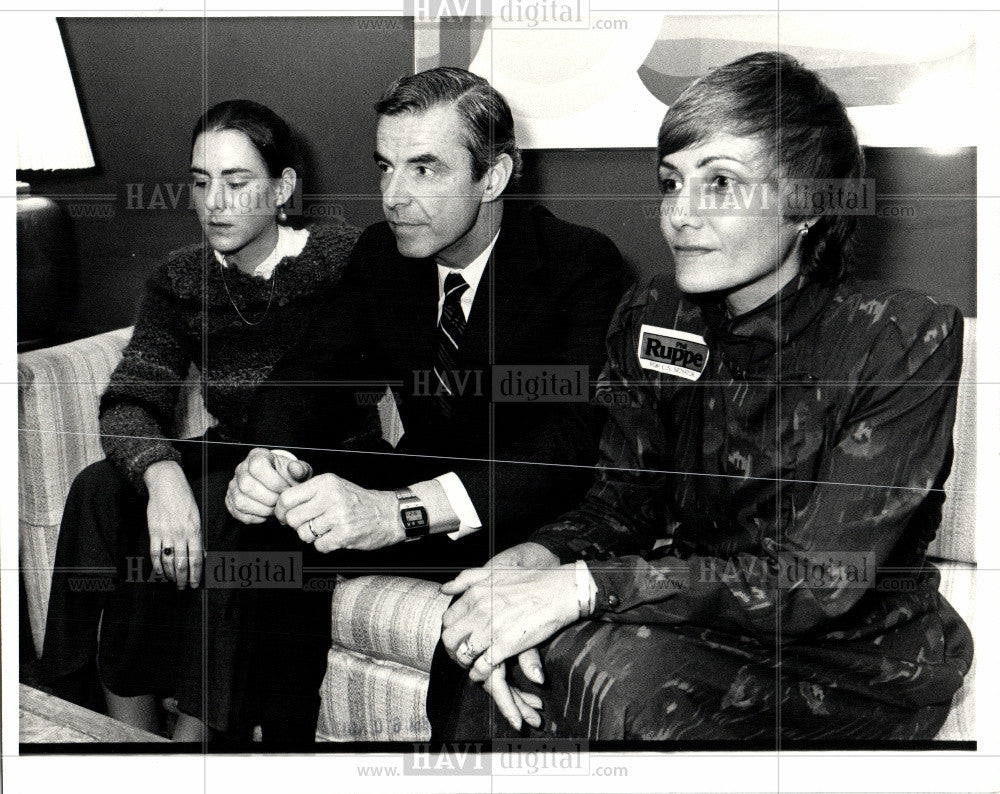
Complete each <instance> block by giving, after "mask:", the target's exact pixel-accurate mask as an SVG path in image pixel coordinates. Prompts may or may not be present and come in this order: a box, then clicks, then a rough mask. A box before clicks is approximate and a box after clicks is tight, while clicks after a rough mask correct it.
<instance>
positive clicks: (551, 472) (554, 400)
mask: <svg viewBox="0 0 1000 794" xmlns="http://www.w3.org/2000/svg"><path fill="white" fill-rule="evenodd" d="M376 112H377V113H378V116H379V120H378V128H377V135H376V151H375V161H376V163H377V165H378V167H379V169H380V170H381V173H382V175H381V184H380V188H381V193H382V203H383V209H384V212H385V215H386V222H384V223H380V224H376V225H374V226H372V227H370V228H368V229H367V230H366V231H365V233H364V234H363V235H362V237H361V238H360V239H359V241H358V243H357V246H356V248H355V251H354V254H353V256H352V261H351V263H350V265H349V267H348V268H347V274H346V275H345V277H344V280H343V281H342V282H341V283H340V284H339V285H338V286H337V290H336V295H335V298H334V303H333V305H332V306H331V307H330V310H329V311H328V312H327V313H326V316H325V318H324V320H323V321H322V322H321V323H319V325H318V326H317V327H316V328H315V329H313V332H312V333H311V334H310V337H309V339H307V340H304V341H303V343H302V344H301V345H300V346H299V347H298V348H297V349H296V350H295V351H293V352H292V353H291V354H290V355H289V356H288V357H287V358H286V359H285V360H284V361H283V362H282V363H280V364H279V365H278V367H276V368H275V370H274V371H273V372H272V375H271V378H270V379H269V383H268V384H266V385H265V386H264V387H262V388H261V390H260V397H259V400H258V405H257V410H256V415H255V418H254V420H253V425H254V433H255V436H254V437H255V438H257V439H260V443H261V444H262V446H267V447H274V446H281V447H285V448H286V450H292V452H289V451H281V452H275V451H272V450H268V449H264V448H261V449H255V450H254V451H253V452H251V454H250V455H249V456H248V457H247V459H246V460H245V461H244V462H243V463H241V464H240V466H239V468H238V469H237V472H236V476H235V477H234V479H233V481H232V483H231V484H230V488H229V493H228V495H227V500H226V503H227V507H228V509H229V512H230V513H231V514H232V515H233V516H234V517H235V518H236V519H238V520H240V521H242V522H244V523H247V524H251V523H259V522H263V521H265V520H268V519H271V518H272V517H273V518H276V519H277V520H278V521H279V522H281V523H282V524H286V525H287V526H288V527H291V528H292V529H293V530H295V532H296V533H297V534H298V537H299V539H300V540H301V542H302V546H301V550H303V552H304V555H305V557H304V567H307V566H309V564H310V561H315V560H317V559H321V562H320V563H319V564H320V565H324V566H327V567H328V568H330V567H332V568H336V569H337V570H338V571H342V572H345V573H346V572H359V571H361V570H377V571H380V572H388V571H393V572H396V573H403V574H405V573H410V574H411V575H421V576H424V577H427V578H435V579H438V580H440V581H445V580H447V579H450V578H452V577H453V576H454V575H455V574H457V573H458V572H459V571H460V570H462V569H464V568H467V567H469V566H473V565H481V564H482V563H484V562H485V561H486V560H487V559H489V557H490V556H492V555H493V554H494V553H495V552H497V551H499V550H501V549H503V548H506V547H508V546H510V545H513V544H515V543H517V542H519V541H521V540H523V539H524V538H525V537H526V536H527V535H528V534H529V533H530V532H531V531H532V530H533V529H535V528H537V527H538V526H539V525H541V524H543V523H544V522H546V521H548V520H551V519H553V518H555V517H556V516H558V515H559V514H560V513H561V512H563V511H564V510H566V509H568V508H569V507H570V506H572V505H573V504H575V502H576V501H577V500H578V499H579V497H580V496H581V495H582V494H583V493H584V492H585V490H586V487H587V485H588V482H589V479H590V473H589V471H588V470H587V467H588V466H590V465H592V464H593V463H594V462H595V460H596V445H597V438H598V434H599V430H600V424H601V416H600V414H599V412H598V411H597V409H596V408H595V407H594V406H593V405H592V404H591V403H590V402H589V400H590V393H589V378H590V375H594V376H596V373H597V372H598V371H599V369H600V367H601V366H602V365H603V362H604V333H605V330H606V327H607V323H608V321H609V319H610V316H611V313H612V311H613V309H614V306H615V304H616V302H617V299H618V297H619V295H620V293H621V291H622V289H623V287H624V272H623V265H622V262H621V258H620V255H619V254H618V251H617V249H616V248H615V247H614V245H613V244H612V243H611V242H610V241H609V240H608V239H607V238H606V237H604V236H603V235H601V234H599V233H598V232H596V231H594V230H591V229H586V228H583V227H580V226H575V225H572V224H569V223H565V222H563V221H560V220H558V219H557V218H555V217H554V216H553V215H552V214H551V213H550V212H549V211H548V210H546V209H544V208H543V207H540V206H533V207H528V206H525V205H522V204H521V203H518V202H513V201H510V200H507V201H505V200H504V198H503V196H502V194H503V192H504V190H505V188H506V187H507V184H508V183H509V181H510V179H511V178H512V177H513V176H514V175H516V173H517V171H518V170H519V167H520V155H519V153H518V151H517V147H516V144H515V141H514V130H513V118H512V115H511V112H510V109H509V107H508V106H507V103H506V101H505V100H504V99H503V97H502V96H501V95H500V94H499V93H497V92H496V91H494V90H493V89H492V88H491V87H490V86H489V84H488V83H487V82H486V81H485V80H483V79H482V78H479V77H477V76H475V75H472V74H471V73H469V72H466V71H464V70H460V69H447V68H443V69H435V70H431V71H429V72H423V73H420V74H418V75H412V76H410V77H406V78H403V79H401V80H400V81H397V83H396V84H395V85H394V86H392V87H391V88H390V89H389V91H388V92H386V94H385V95H384V96H383V97H382V99H381V100H380V101H379V102H378V103H377V104H376ZM376 398H377V399H378V403H377V405H372V403H373V402H374V401H375V400H376ZM376 415H377V422H376V421H375V418H376ZM366 420H368V427H372V426H374V427H375V428H376V432H375V433H374V435H375V436H376V438H375V439H374V441H373V440H372V439H371V438H370V437H369V438H368V440H367V441H363V442H362V443H361V444H360V445H359V444H358V442H357V440H358V439H359V438H361V439H364V438H365V433H364V428H365V421H366ZM359 428H361V430H360V431H359ZM348 437H351V438H352V439H353V441H352V443H350V444H345V443H344V440H345V438H348ZM307 450H308V451H307ZM294 454H297V455H298V456H300V458H301V460H304V461H308V462H309V463H310V464H312V467H313V468H314V469H315V471H316V472H317V474H316V475H315V476H313V477H311V478H310V479H308V480H306V481H305V482H302V483H296V480H297V479H299V477H300V476H301V475H302V473H303V472H302V471H300V470H297V469H299V468H300V466H299V464H298V463H296V462H295V461H294V456H293V455H294ZM296 475H298V476H296ZM477 530H478V531H477ZM410 540H412V541H414V542H412V543H406V542H404V541H410ZM286 547H287V543H286ZM317 552H319V554H317ZM331 552H334V553H331ZM310 595H311V594H307V593H301V592H296V591H267V592H265V593H263V594H262V596H266V600H267V601H268V602H269V603H270V604H271V606H272V608H274V606H275V605H277V604H281V605H282V606H281V607H280V608H278V609H274V612H273V616H274V618H275V619H276V620H281V621H283V622H285V623H286V626H285V627H284V628H285V630H286V633H287V629H288V627H287V621H288V620H289V619H291V618H290V616H293V615H294V616H296V617H295V618H294V619H296V620H298V619H299V618H300V617H301V616H302V615H303V614H305V613H309V614H311V615H312V617H309V618H306V619H305V620H306V622H307V623H309V624H310V625H311V626H312V627H313V628H307V627H306V626H305V624H302V626H301V627H300V629H296V630H294V631H292V632H291V633H294V634H299V635H301V636H305V635H309V636H310V637H311V638H312V640H310V642H311V641H313V640H315V642H314V644H315V645H316V650H315V651H308V650H306V648H305V645H302V646H300V647H297V648H295V647H293V646H294V645H295V644H294V643H293V644H292V645H289V644H288V643H283V644H282V651H281V652H280V654H279V655H280V656H281V660H279V664H285V665H290V666H293V669H294V670H295V674H296V676H297V681H298V684H299V686H300V688H301V689H302V690H303V691H304V692H306V694H307V696H308V695H309V694H314V693H315V691H316V689H317V688H318V684H319V679H320V678H321V676H322V666H318V667H315V666H314V667H313V668H311V669H310V671H309V672H308V673H305V674H303V667H302V660H301V659H294V658H293V654H296V655H301V653H309V654H312V653H317V654H318V658H319V660H320V665H321V664H322V662H323V661H324V660H325V650H326V647H325V646H326V645H328V644H329V603H328V602H329V599H328V597H327V598H326V599H325V600H324V599H321V598H316V597H313V598H309V596H310ZM307 601H308V602H309V603H310V606H308V607H302V606H301V605H302V604H305V603H306V602H307ZM294 604H299V606H294ZM324 612H325V625H324V622H323V618H324ZM317 675H318V676H319V677H315V676H317ZM291 700H294V698H292V699H291ZM281 702H282V704H283V706H284V707H285V711H286V712H287V711H288V708H287V707H288V704H289V702H290V698H289V696H288V694H287V692H285V693H284V694H283V695H282V697H281ZM311 717H312V725H313V726H314V724H315V711H314V710H312V711H311ZM286 722H287V721H286ZM307 723H308V719H306V720H305V721H304V722H303V721H299V723H298V724H299V725H300V726H301V725H306V724H307ZM289 725H290V723H289V724H286V725H285V726H280V727H278V728H277V729H276V730H275V735H281V736H282V737H284V738H296V739H298V740H305V739H306V733H307V731H308V730H309V729H308V727H306V728H305V729H300V728H294V729H292V728H289ZM286 728H289V729H288V730H286ZM265 738H273V737H268V730H267V727H266V724H265Z"/></svg>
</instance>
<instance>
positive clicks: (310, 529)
mask: <svg viewBox="0 0 1000 794" xmlns="http://www.w3.org/2000/svg"><path fill="white" fill-rule="evenodd" d="M306 529H308V530H309V534H310V535H312V536H313V540H316V539H317V538H318V537H319V535H317V534H316V530H315V529H313V519H311V518H310V519H309V522H308V523H307V524H306Z"/></svg>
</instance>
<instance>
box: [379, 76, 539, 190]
mask: <svg viewBox="0 0 1000 794" xmlns="http://www.w3.org/2000/svg"><path fill="white" fill-rule="evenodd" d="M452 103H454V105H455V108H456V109H457V110H458V113H459V115H460V116H461V117H462V119H463V120H464V121H465V131H466V134H467V137H466V141H465V146H466V148H467V149H468V150H469V153H470V154H471V155H472V178H473V179H474V180H476V181H478V180H480V179H482V178H483V175H484V174H485V173H486V172H487V171H488V170H489V169H490V167H491V166H492V165H493V164H494V163H496V161H497V158H499V157H500V155H502V154H507V155H510V159H511V160H512V161H513V163H514V170H513V173H512V174H511V180H512V181H513V180H514V179H516V178H517V177H518V176H520V173H521V153H520V152H519V151H518V148H517V142H516V141H515V139H514V114H513V113H511V110H510V105H508V104H507V100H506V99H504V97H503V94H501V93H500V92H499V91H497V90H496V89H495V88H493V86H491V85H490V84H489V82H487V81H486V80H485V79H483V78H482V77H480V76H479V75H477V74H473V73H472V72H470V71H468V70H466V69H458V68H455V67H453V66H441V67H438V68H437V69H428V70H426V71H423V72H418V73H417V74H411V75H407V76H406V77H400V78H399V79H398V80H396V82H394V83H393V84H392V85H391V86H389V88H388V90H387V91H386V92H385V93H384V94H382V96H381V98H380V99H379V100H378V102H376V103H375V113H376V114H378V115H379V116H395V115H397V114H399V113H423V112H424V111H426V110H429V109H430V108H432V107H436V106H438V105H446V104H452Z"/></svg>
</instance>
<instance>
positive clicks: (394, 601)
mask: <svg viewBox="0 0 1000 794" xmlns="http://www.w3.org/2000/svg"><path fill="white" fill-rule="evenodd" d="M129 333H130V329H127V328H126V329H120V330H117V331H112V332H109V333H105V334H101V335H99V336H95V337H91V338H89V339H82V340H79V341H77V342H73V343H70V344H66V345H60V346H58V347H52V348H48V349H46V350H38V351H34V352H31V353H26V354H23V355H21V356H19V358H18V389H19V391H18V394H19V403H18V427H19V470H18V492H19V501H20V504H19V519H20V527H19V532H20V564H21V572H22V576H23V580H24V586H25V592H26V597H27V611H28V616H29V620H30V624H31V631H32V636H33V640H34V644H35V648H36V650H37V651H38V652H39V653H40V652H41V648H42V641H43V637H44V631H45V614H46V609H47V605H48V596H49V583H50V579H51V571H52V566H53V561H54V558H55V550H56V540H57V538H58V533H59V521H60V516H61V514H62V509H63V503H64V501H65V499H66V494H67V493H68V491H69V486H70V483H71V482H72V481H73V478H74V477H75V476H76V474H77V473H78V472H79V471H80V470H81V469H82V468H83V467H84V466H86V465H88V464H89V463H91V462H93V461H95V460H99V459H100V458H101V457H102V456H103V453H102V451H101V446H100V440H99V437H98V426H97V401H98V397H99V396H100V394H101V392H102V391H103V389H104V387H105V385H106V384H107V381H108V378H109V376H110V374H111V371H112V369H113V368H114V366H115V364H116V363H117V361H118V358H119V357H120V355H121V350H122V348H123V347H124V345H125V343H126V342H127V341H128V338H129ZM975 337H976V335H975V320H974V319H967V320H966V336H965V338H966V345H965V360H964V363H963V370H962V382H961V384H960V388H959V402H958V420H957V422H956V425H955V463H954V466H953V469H952V473H951V477H950V478H949V480H948V483H947V493H948V498H947V501H946V503H945V510H944V520H943V522H942V525H941V529H940V531H939V533H938V538H937V540H936V541H935V542H934V544H933V546H932V547H931V550H930V551H931V554H932V556H933V557H934V558H935V559H936V561H937V563H938V565H939V566H940V567H941V569H942V591H943V593H944V595H945V596H946V597H947V598H948V600H949V601H950V602H951V603H952V604H953V605H954V606H955V608H956V609H957V610H958V611H959V612H960V613H961V614H962V615H963V617H964V618H965V619H966V621H967V622H968V623H969V625H970V626H972V627H973V633H974V634H975V617H974V614H973V608H974V598H975V526H976V494H975V490H976V355H975V350H976V346H975ZM177 418H178V421H177V433H178V436H179V437H190V436H193V435H197V434H199V433H201V432H203V430H204V428H205V427H206V426H207V423H208V422H209V420H210V417H208V416H207V414H206V413H205V410H204V407H203V405H202V403H201V400H200V396H199V394H198V392H197V390H196V388H195V387H194V385H193V384H192V385H190V386H189V387H188V388H186V389H185V391H184V392H183V394H182V397H181V400H180V401H179V404H178V411H177ZM447 602H448V599H447V598H446V597H444V596H442V595H441V594H440V593H439V592H438V588H437V586H436V585H433V584H430V583H428V582H424V581H420V580H416V579H409V578H402V577H397V576H365V577H360V578H356V579H351V580H342V581H340V582H338V584H337V586H336V588H335V592H334V596H333V636H332V642H331V648H330V652H329V658H328V666H327V673H326V678H325V679H324V681H323V685H322V709H321V714H320V719H319V724H318V726H317V737H318V738H319V739H321V740H325V741H415V740H422V739H426V738H428V736H429V733H430V726H429V725H428V723H427V717H426V713H425V710H424V696H425V693H426V690H427V680H428V670H429V669H430V660H431V656H432V653H433V649H434V646H435V643H436V642H437V639H438V635H439V632H440V621H441V614H442V612H443V611H444V609H445V607H446V606H447ZM974 693H975V683H974V671H973V673H970V675H969V676H968V677H967V679H966V683H965V686H964V687H963V688H962V690H961V691H960V692H959V693H958V695H957V696H956V698H955V701H954V703H953V707H952V712H951V716H950V717H949V719H948V721H947V723H946V724H945V726H944V727H943V728H942V730H941V731H940V732H939V734H938V738H939V739H956V740H972V739H975V737H976V734H975V696H974Z"/></svg>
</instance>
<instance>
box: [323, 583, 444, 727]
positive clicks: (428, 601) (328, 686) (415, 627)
mask: <svg viewBox="0 0 1000 794" xmlns="http://www.w3.org/2000/svg"><path fill="white" fill-rule="evenodd" d="M450 601H451V599H450V598H449V597H448V596H445V595H442V594H441V592H440V587H439V585H437V584H436V583H434V582H428V581H424V580H421V579H412V578H409V577H402V576H359V577H355V578H352V579H343V578H338V580H337V583H336V588H335V589H334V593H333V645H332V647H331V648H330V652H329V654H328V656H327V668H326V676H325V677H324V679H323V684H322V687H321V689H320V713H319V722H318V724H317V726H316V738H317V740H319V741H333V742H345V741H354V742H358V741H378V742H384V741H397V742H410V741H426V740H427V738H428V737H429V736H430V724H429V723H428V722H427V712H426V709H425V707H424V703H425V700H426V697H427V683H428V673H429V671H430V669H431V659H432V657H433V655H434V648H435V646H436V645H437V641H438V638H439V637H440V636H441V615H442V614H443V613H444V611H445V609H447V607H448V604H449V602H450Z"/></svg>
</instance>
